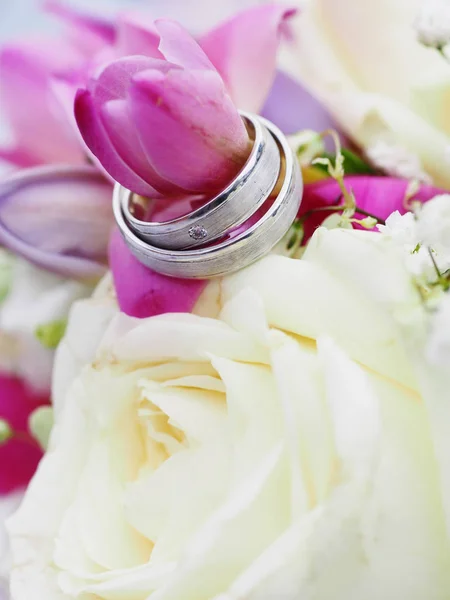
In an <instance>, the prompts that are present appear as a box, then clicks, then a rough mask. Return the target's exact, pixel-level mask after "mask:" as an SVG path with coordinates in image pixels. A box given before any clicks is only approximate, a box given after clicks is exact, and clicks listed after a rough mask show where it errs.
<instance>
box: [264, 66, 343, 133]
mask: <svg viewBox="0 0 450 600" xmlns="http://www.w3.org/2000/svg"><path fill="white" fill-rule="evenodd" d="M262 114H263V116H264V117H266V118H267V119H269V120H270V121H272V122H273V123H275V125H277V126H278V127H279V128H280V129H281V130H282V131H284V133H287V134H291V133H296V132H297V131H301V130H302V129H313V130H314V131H325V129H329V128H330V127H335V124H334V122H333V120H332V119H331V117H330V115H329V114H328V113H327V112H326V110H325V109H324V108H323V106H322V105H321V104H320V102H318V101H317V100H316V99H315V98H314V97H313V96H312V95H311V94H310V93H309V92H308V91H307V90H306V89H305V88H304V87H303V86H302V85H301V84H300V83H298V82H297V81H294V80H293V79H292V78H291V77H289V75H286V73H283V72H282V71H278V72H277V74H276V77H275V81H274V84H273V86H272V89H271V90H270V93H269V96H268V98H267V100H266V103H265V104H264V108H263V111H262Z"/></svg>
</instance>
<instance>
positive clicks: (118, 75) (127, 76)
mask: <svg viewBox="0 0 450 600" xmlns="http://www.w3.org/2000/svg"><path fill="white" fill-rule="evenodd" d="M170 68H174V65H171V64H170V63H168V62H167V61H165V60H160V59H158V58H149V57H147V56H126V57H124V58H119V59H117V60H114V61H112V62H110V63H109V64H107V65H106V66H105V67H104V68H103V69H102V70H101V71H100V73H99V75H98V76H97V77H96V78H95V79H91V80H90V82H89V86H88V89H89V91H90V92H92V95H93V97H94V100H95V102H96V104H97V105H99V104H103V103H105V102H109V101H110V100H119V99H124V98H126V97H127V95H128V89H129V87H130V84H131V82H132V81H133V77H135V76H136V75H137V74H138V73H141V72H143V71H147V70H149V69H155V70H157V71H162V72H166V71H168V70H169V69H170Z"/></svg>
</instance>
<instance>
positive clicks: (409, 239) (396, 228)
mask: <svg viewBox="0 0 450 600" xmlns="http://www.w3.org/2000/svg"><path fill="white" fill-rule="evenodd" d="M378 229H379V231H380V232H381V233H383V234H384V235H387V236H389V237H390V238H391V239H392V240H393V241H394V242H395V243H396V244H399V245H402V246H408V247H409V248H411V249H414V247H415V246H416V245H417V243H418V241H419V238H418V235H417V227H416V220H415V217H414V214H413V213H411V212H407V213H405V214H403V215H402V214H400V213H399V211H398V210H396V211H395V212H393V213H392V214H391V215H389V217H388V218H387V219H386V224H385V225H378Z"/></svg>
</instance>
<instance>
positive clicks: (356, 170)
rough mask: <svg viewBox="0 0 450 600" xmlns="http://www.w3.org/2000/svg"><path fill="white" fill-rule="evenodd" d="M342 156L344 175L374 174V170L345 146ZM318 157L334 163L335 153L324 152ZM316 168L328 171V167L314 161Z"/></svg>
mask: <svg viewBox="0 0 450 600" xmlns="http://www.w3.org/2000/svg"><path fill="white" fill-rule="evenodd" d="M342 156H343V157H344V171H345V174H346V175H374V174H375V173H376V171H375V170H374V169H373V168H372V167H371V166H370V165H369V164H367V163H366V162H365V161H364V160H363V159H362V158H360V157H359V156H358V155H357V154H355V153H354V152H352V151H351V150H348V149H347V148H343V149H342ZM320 158H324V159H327V158H328V159H329V160H331V162H332V163H333V165H334V164H335V163H336V154H331V153H330V152H325V153H324V154H322V155H321V156H320ZM315 164H316V165H317V168H318V169H322V170H323V171H324V172H325V173H328V168H327V167H326V166H325V165H322V164H321V163H315Z"/></svg>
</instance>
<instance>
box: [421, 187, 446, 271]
mask: <svg viewBox="0 0 450 600" xmlns="http://www.w3.org/2000/svg"><path fill="white" fill-rule="evenodd" d="M417 230H418V235H419V236H420V239H421V240H422V242H423V244H425V245H426V246H430V247H431V248H433V250H435V251H436V252H437V254H438V256H440V257H441V258H442V259H444V260H446V261H447V262H448V263H449V266H450V194H442V195H440V196H435V197H434V198H433V199H432V200H430V201H429V202H426V203H425V204H424V205H423V206H422V208H421V210H420V212H419V213H418V223H417Z"/></svg>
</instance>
